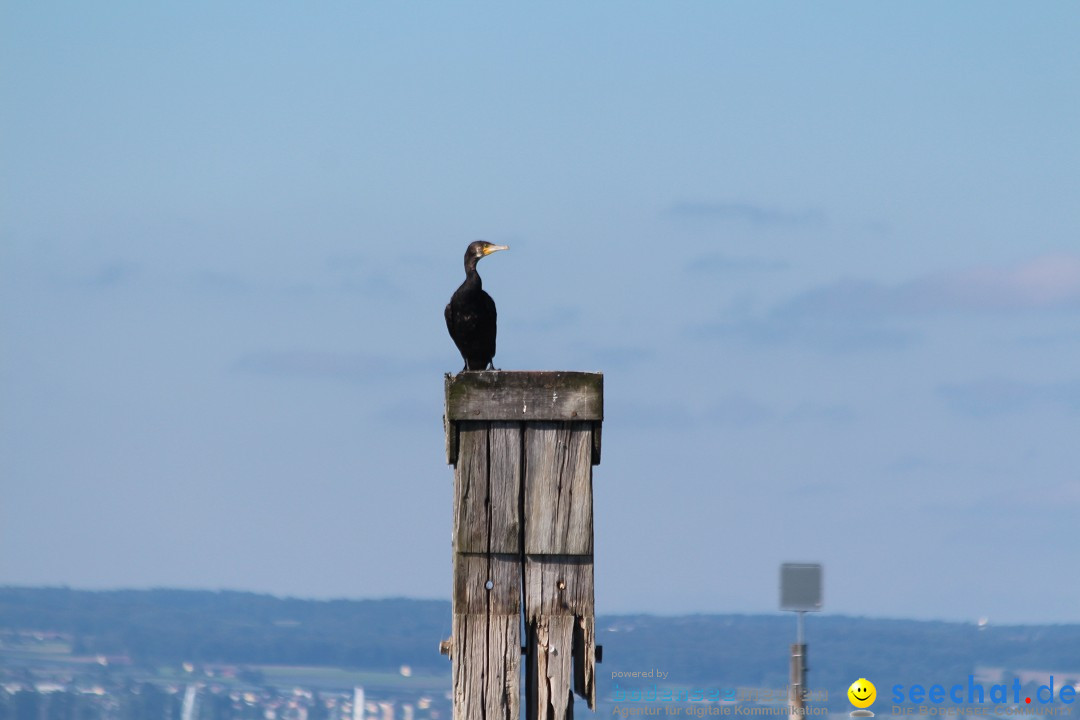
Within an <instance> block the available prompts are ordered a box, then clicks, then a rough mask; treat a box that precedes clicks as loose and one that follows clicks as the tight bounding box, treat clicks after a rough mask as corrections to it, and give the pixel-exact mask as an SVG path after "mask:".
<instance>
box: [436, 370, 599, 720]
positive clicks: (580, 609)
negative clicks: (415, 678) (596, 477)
mask: <svg viewBox="0 0 1080 720" xmlns="http://www.w3.org/2000/svg"><path fill="white" fill-rule="evenodd" d="M603 382H604V376H603V375H602V374H600V373H581V372H503V371H490V372H487V371H485V372H463V373H460V374H458V375H447V376H446V410H445V416H444V421H445V425H446V458H447V462H448V463H450V464H451V465H453V466H454V534H453V537H454V541H453V542H454V609H453V614H454V621H453V637H452V638H451V640H450V642H449V644H448V648H447V649H448V650H449V652H450V655H451V659H452V661H453V684H454V688H453V693H454V718H455V720H472V719H474V718H486V719H487V720H494V719H495V718H502V719H505V720H517V718H518V717H519V716H520V708H519V702H520V693H521V689H520V684H519V682H520V681H519V678H520V673H521V653H522V652H524V653H525V654H526V657H527V660H526V677H525V696H526V717H527V718H528V719H529V720H561V719H563V718H572V717H573V692H577V693H578V694H579V695H581V696H582V697H584V698H585V699H586V700H588V703H589V707H590V708H594V707H595V704H596V683H595V664H596V633H595V609H594V599H593V507H592V466H593V465H596V464H599V462H600V430H601V423H602V421H603V416H604V397H603ZM523 599H524V602H523ZM523 607H524V627H525V633H526V638H525V639H526V645H525V647H524V648H522V647H521V637H520V633H521V626H522V620H521V618H522V608H523Z"/></svg>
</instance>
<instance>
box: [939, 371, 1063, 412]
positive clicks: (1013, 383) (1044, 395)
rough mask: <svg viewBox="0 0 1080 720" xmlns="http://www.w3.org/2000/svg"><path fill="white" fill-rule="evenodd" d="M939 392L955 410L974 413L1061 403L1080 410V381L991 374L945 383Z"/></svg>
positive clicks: (1061, 406) (1038, 407)
mask: <svg viewBox="0 0 1080 720" xmlns="http://www.w3.org/2000/svg"><path fill="white" fill-rule="evenodd" d="M937 395H938V397H939V398H941V399H942V400H943V401H944V402H945V403H946V404H947V405H949V406H950V407H951V408H952V409H953V410H956V411H957V412H960V413H962V414H964V415H970V416H973V417H988V416H995V415H1010V414H1014V413H1021V412H1027V411H1030V410H1035V409H1041V408H1049V407H1058V408H1065V409H1066V410H1068V411H1070V412H1074V413H1076V412H1080V381H1072V382H1053V383H1031V382H1022V381H1019V380H1007V379H1003V378H991V379H987V380H978V381H975V382H967V383H951V384H944V385H941V386H939V387H938V388H937Z"/></svg>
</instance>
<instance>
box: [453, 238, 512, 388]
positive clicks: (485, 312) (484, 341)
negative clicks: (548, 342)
mask: <svg viewBox="0 0 1080 720" xmlns="http://www.w3.org/2000/svg"><path fill="white" fill-rule="evenodd" d="M509 249H510V248H509V247H508V246H506V245H493V244H491V243H489V242H485V241H483V240H477V241H476V242H474V243H470V244H469V247H468V249H467V250H465V282H463V283H461V287H459V288H458V289H457V290H456V291H455V292H454V294H453V295H452V296H451V298H450V302H449V303H447V305H446V313H445V315H446V329H447V330H449V331H450V337H452V338H453V339H454V344H455V345H457V349H458V350H459V351H460V352H461V357H463V358H464V359H465V367H464V368H462V371H463V372H464V371H465V370H486V369H487V368H488V367H494V365H492V364H491V360H492V358H494V357H495V301H494V300H492V299H491V296H490V295H488V294H487V293H486V292H484V287H483V283H481V281H480V275H479V273H477V272H476V262H477V261H478V260H479V259H480V258H482V257H485V256H487V255H490V254H491V253H493V252H497V251H499V250H509Z"/></svg>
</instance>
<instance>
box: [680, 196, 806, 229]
mask: <svg viewBox="0 0 1080 720" xmlns="http://www.w3.org/2000/svg"><path fill="white" fill-rule="evenodd" d="M665 214H666V215H668V216H671V217H677V218H686V219H694V220H699V219H701V220H717V221H724V222H741V223H746V224H750V225H761V226H765V225H782V226H793V227H798V226H806V225H823V224H824V223H825V215H824V213H822V212H821V211H820V210H785V209H781V208H775V207H768V206H764V205H756V204H754V203H745V202H726V201H721V202H688V201H683V202H677V203H675V204H673V205H672V206H671V207H669V208H668V209H667V210H666V211H665Z"/></svg>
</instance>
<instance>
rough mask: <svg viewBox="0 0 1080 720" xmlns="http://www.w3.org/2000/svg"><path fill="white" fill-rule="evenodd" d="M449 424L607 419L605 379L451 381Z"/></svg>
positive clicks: (553, 375)
mask: <svg viewBox="0 0 1080 720" xmlns="http://www.w3.org/2000/svg"><path fill="white" fill-rule="evenodd" d="M446 419H447V420H448V421H451V422H453V421H457V420H511V421H513V420H516V421H523V420H554V421H563V422H573V421H578V420H583V421H590V420H591V421H600V420H603V419H604V374H603V373H588V372H563V371H555V372H546V371H533V370H529V371H503V370H494V371H484V372H462V373H458V374H457V375H449V374H447V376H446Z"/></svg>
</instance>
